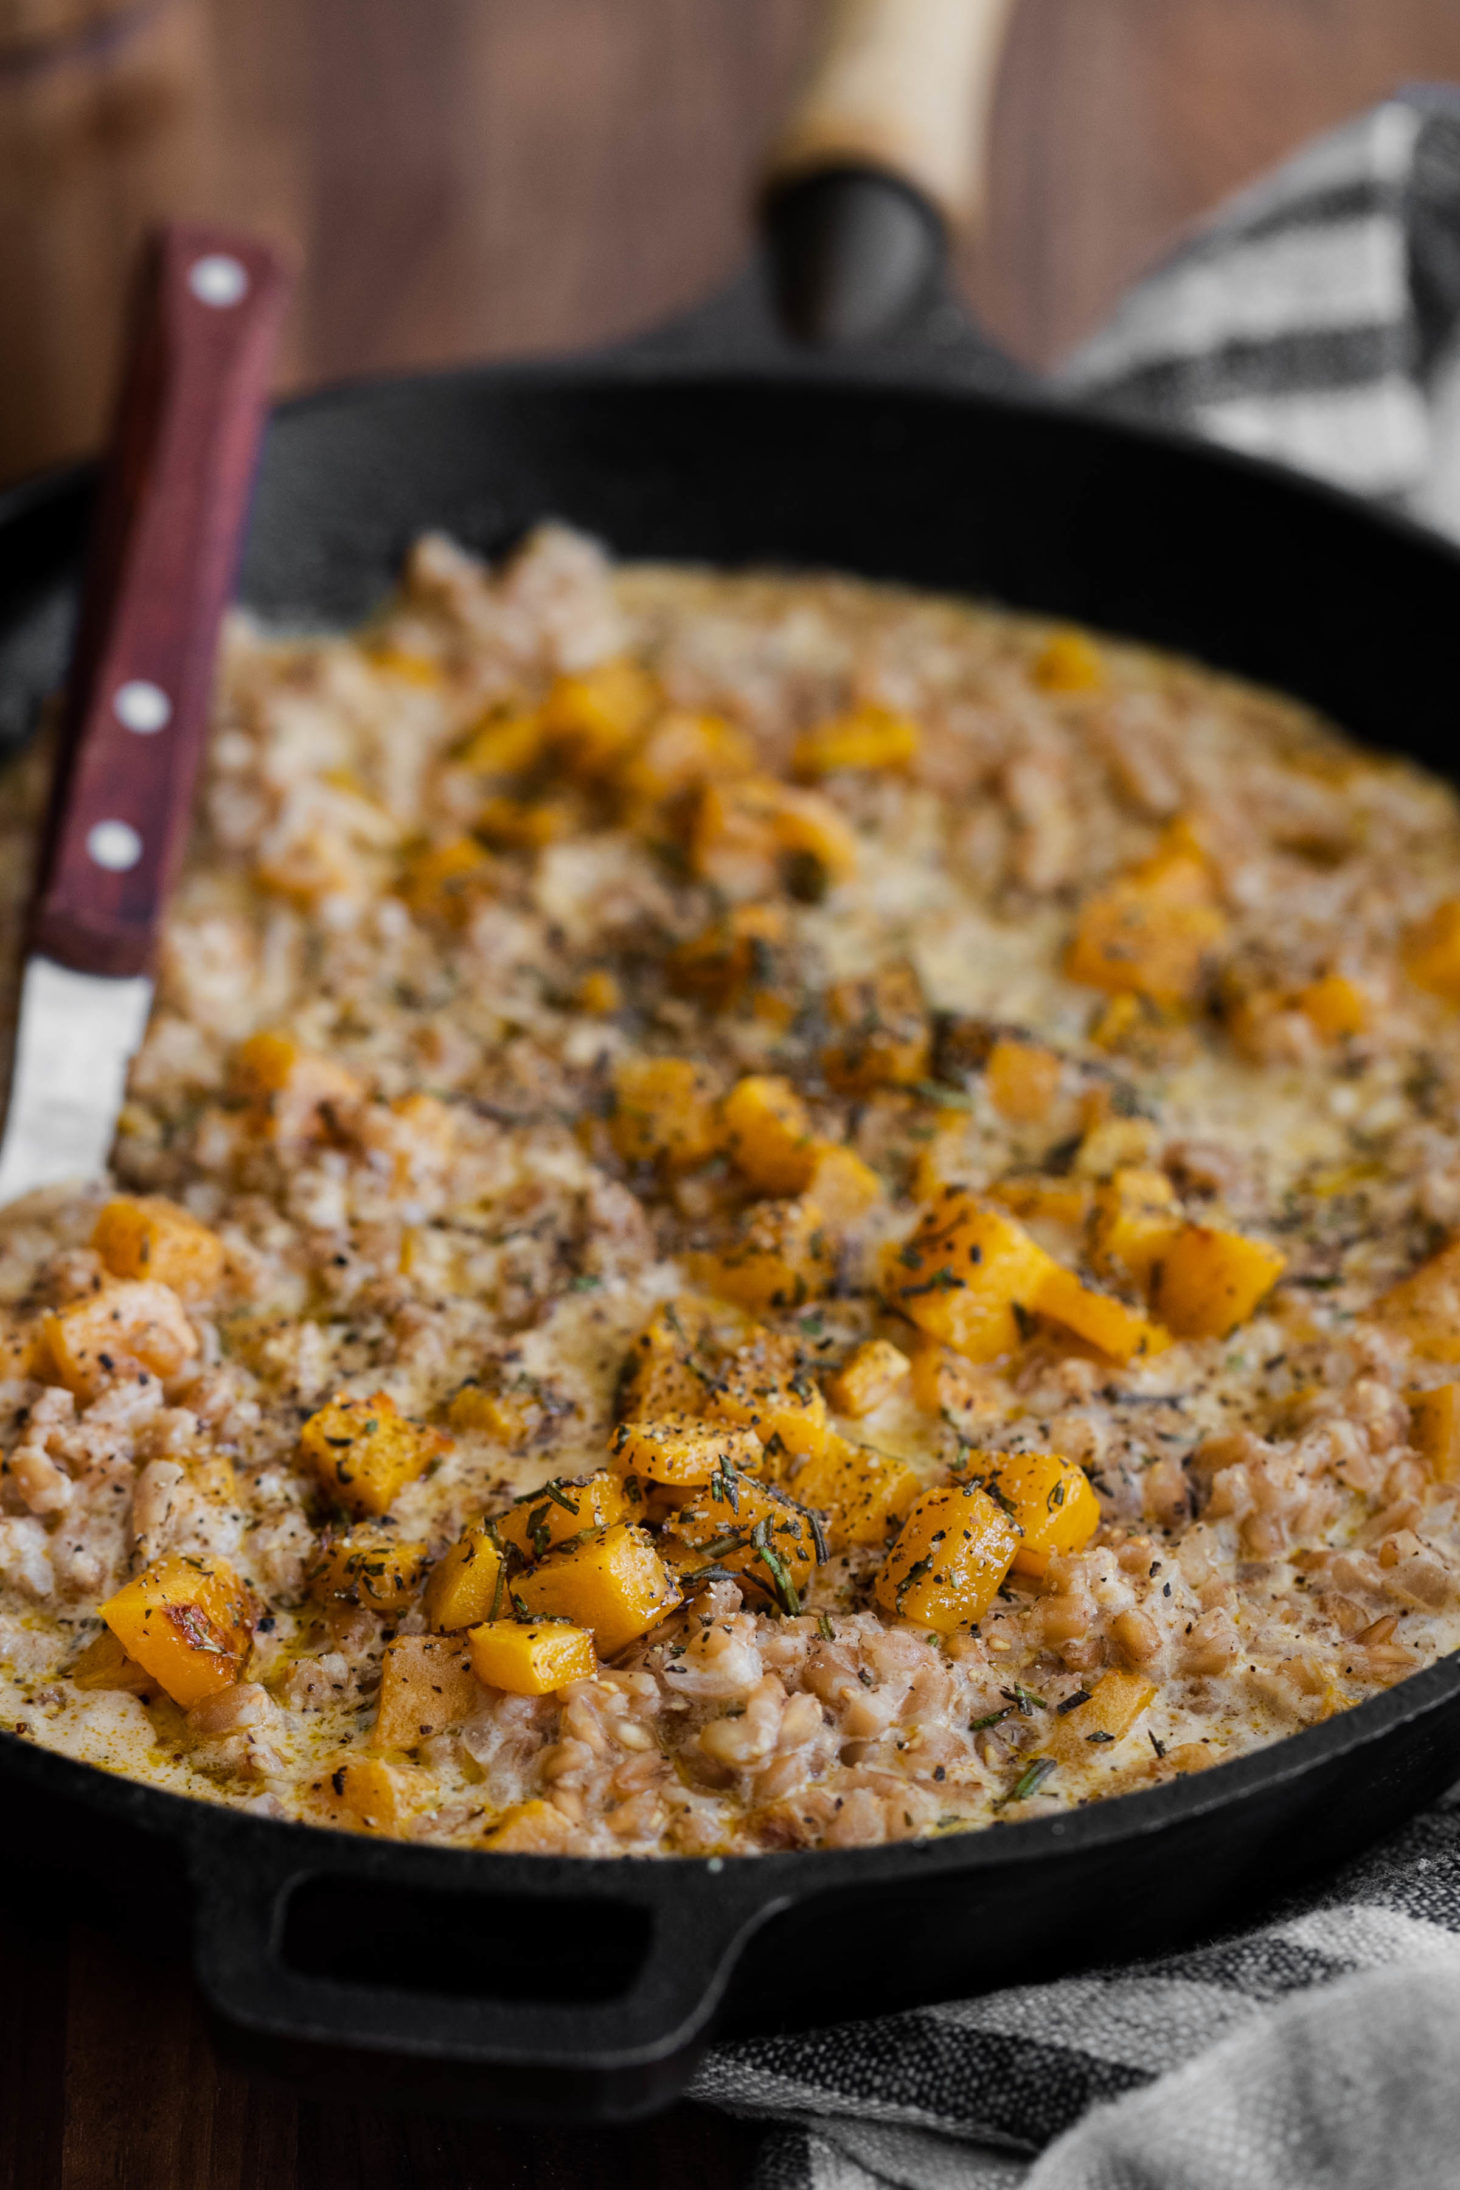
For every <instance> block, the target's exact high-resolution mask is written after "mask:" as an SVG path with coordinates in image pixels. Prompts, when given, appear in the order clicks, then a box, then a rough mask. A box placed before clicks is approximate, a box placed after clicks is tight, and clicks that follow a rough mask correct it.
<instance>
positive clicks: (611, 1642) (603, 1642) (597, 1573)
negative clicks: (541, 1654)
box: [512, 1521, 681, 1658]
mask: <svg viewBox="0 0 1460 2190" xmlns="http://www.w3.org/2000/svg"><path fill="white" fill-rule="evenodd" d="M680 1602H681V1597H680V1591H679V1587H678V1584H677V1583H676V1582H675V1581H674V1579H673V1577H672V1575H671V1574H670V1573H669V1571H668V1569H667V1568H666V1566H665V1564H664V1561H663V1560H662V1559H661V1558H660V1556H659V1554H658V1552H657V1551H656V1550H655V1548H654V1544H653V1540H652V1538H650V1537H649V1536H647V1535H646V1534H645V1532H644V1530H643V1529H641V1528H636V1527H634V1526H632V1525H631V1524H630V1523H628V1522H624V1521H619V1522H616V1523H615V1524H614V1525H613V1527H612V1528H606V1529H596V1530H595V1531H594V1532H593V1534H592V1535H591V1536H588V1537H585V1538H583V1539H582V1540H581V1541H580V1542H577V1543H574V1544H571V1545H568V1546H567V1547H565V1548H564V1549H563V1550H561V1551H553V1552H549V1554H548V1556H547V1557H546V1558H545V1559H543V1560H542V1561H540V1563H539V1564H538V1565H537V1566H535V1567H530V1568H529V1569H528V1571H527V1573H525V1574H522V1575H519V1576H517V1577H516V1578H515V1579H514V1581H513V1583H512V1604H513V1608H514V1610H515V1611H516V1612H517V1613H518V1614H519V1615H520V1616H521V1617H522V1618H524V1619H529V1620H530V1619H534V1618H536V1619H550V1620H571V1621H573V1622H574V1623H575V1624H576V1625H577V1626H579V1627H586V1628H588V1629H589V1630H590V1632H591V1633H592V1635H593V1638H594V1641H595V1642H596V1644H597V1646H598V1649H599V1651H600V1653H601V1654H602V1655H603V1656H604V1657H605V1658H611V1657H613V1656H614V1654H615V1653H616V1652H617V1651H620V1650H622V1649H624V1647H625V1646H626V1645H627V1644H629V1643H631V1642H633V1641H635V1640H636V1638H637V1637H638V1636H640V1635H646V1634H647V1633H648V1631H649V1629H650V1628H651V1627H657V1626H658V1625H659V1622H660V1621H661V1620H662V1619H664V1618H666V1617H667V1615H668V1614H669V1613H671V1612H672V1611H673V1610H674V1608H675V1606H676V1605H677V1604H679V1603H680Z"/></svg>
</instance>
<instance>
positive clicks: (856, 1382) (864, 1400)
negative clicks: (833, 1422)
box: [825, 1338, 912, 1420]
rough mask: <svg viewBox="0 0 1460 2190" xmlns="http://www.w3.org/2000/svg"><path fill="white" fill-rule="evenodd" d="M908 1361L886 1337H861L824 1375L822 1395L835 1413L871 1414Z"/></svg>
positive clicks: (899, 1378)
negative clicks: (830, 1372) (835, 1367)
mask: <svg viewBox="0 0 1460 2190" xmlns="http://www.w3.org/2000/svg"><path fill="white" fill-rule="evenodd" d="M911 1367H912V1363H911V1362H910V1361H909V1360H908V1357H907V1355H906V1354H905V1353H904V1352H903V1350H902V1348H901V1347H900V1346H894V1345H893V1343H892V1341H891V1339H889V1338H864V1339H863V1341H862V1343H861V1345H860V1346H854V1347H853V1349H852V1351H851V1352H850V1353H849V1354H848V1355H847V1358H846V1360H845V1361H844V1362H843V1363H842V1365H841V1367H840V1368H839V1369H836V1370H833V1372H832V1374H831V1375H830V1376H829V1377H828V1378H827V1380H826V1385H825V1391H826V1396H827V1398H828V1399H829V1400H830V1402H831V1404H832V1406H833V1407H835V1409H836V1411H837V1413H838V1414H849V1415H851V1416H852V1417H853V1418H854V1420H860V1419H861V1417H862V1416H863V1415H864V1414H871V1413H872V1412H873V1411H874V1410H875V1409H876V1408H878V1407H880V1406H881V1405H882V1403H883V1401H884V1400H886V1399H890V1398H891V1397H892V1395H893V1393H894V1392H895V1391H896V1390H897V1389H898V1387H899V1385H900V1384H901V1383H902V1382H903V1380H904V1379H905V1377H906V1376H907V1374H908V1372H909V1370H910V1369H911Z"/></svg>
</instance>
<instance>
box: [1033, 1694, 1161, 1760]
mask: <svg viewBox="0 0 1460 2190" xmlns="http://www.w3.org/2000/svg"><path fill="white" fill-rule="evenodd" d="M1155 1696H1156V1684H1155V1682H1154V1681H1148V1680H1146V1679H1144V1678H1143V1677H1142V1675H1141V1674H1139V1673H1123V1672H1114V1673H1102V1674H1101V1676H1100V1678H1099V1680H1098V1681H1097V1682H1096V1683H1095V1686H1094V1687H1093V1688H1092V1689H1091V1691H1090V1694H1089V1696H1088V1697H1087V1699H1086V1701H1085V1702H1084V1703H1077V1704H1076V1705H1075V1707H1074V1709H1073V1710H1072V1711H1066V1712H1064V1713H1063V1714H1062V1715H1061V1716H1060V1717H1058V1718H1057V1719H1056V1721H1055V1724H1054V1727H1053V1730H1052V1732H1051V1734H1050V1737H1049V1739H1048V1741H1046V1743H1045V1744H1044V1751H1043V1753H1044V1755H1045V1756H1049V1757H1057V1758H1058V1759H1059V1761H1060V1763H1061V1764H1088V1763H1089V1761H1090V1759H1091V1757H1092V1756H1095V1755H1097V1754H1098V1753H1099V1751H1100V1750H1101V1749H1103V1748H1108V1747H1109V1746H1110V1744H1111V1743H1112V1742H1117V1741H1123V1740H1124V1739H1125V1736H1126V1735H1127V1734H1128V1733H1130V1731H1131V1730H1132V1728H1133V1727H1134V1725H1135V1723H1136V1720H1137V1719H1138V1718H1139V1717H1140V1715H1141V1713H1142V1712H1143V1711H1145V1710H1147V1709H1148V1708H1149V1706H1150V1705H1151V1704H1152V1703H1153V1702H1154V1701H1155Z"/></svg>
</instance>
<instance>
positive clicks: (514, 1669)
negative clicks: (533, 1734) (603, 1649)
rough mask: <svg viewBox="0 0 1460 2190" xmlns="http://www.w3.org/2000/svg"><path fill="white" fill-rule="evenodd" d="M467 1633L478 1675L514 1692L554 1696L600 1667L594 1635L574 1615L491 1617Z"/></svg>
mask: <svg viewBox="0 0 1460 2190" xmlns="http://www.w3.org/2000/svg"><path fill="white" fill-rule="evenodd" d="M466 1639H467V1642H468V1644H469V1646H470V1648H471V1663H472V1671H473V1672H474V1673H475V1674H476V1677H477V1679H478V1680H479V1681H481V1682H482V1684H483V1686H484V1687H487V1688H504V1689H505V1690H506V1691H507V1693H508V1695H509V1696H550V1695H551V1694H552V1692H553V1690H554V1689H556V1688H566V1687H567V1685H568V1683H569V1681H586V1680H592V1678H593V1676H594V1674H595V1673H596V1672H597V1671H598V1659H597V1657H596V1656H595V1654H594V1649H593V1637H592V1636H591V1635H590V1634H589V1633H588V1631H587V1629H586V1628H582V1627H574V1626H573V1625H572V1623H571V1621H568V1620H539V1621H532V1622H527V1621H522V1620H488V1621H487V1622H486V1624H485V1625H484V1626H482V1627H474V1628H473V1629H472V1630H471V1633H470V1634H469V1635H468V1636H467V1638H466Z"/></svg>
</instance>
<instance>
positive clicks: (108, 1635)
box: [69, 1627, 162, 1697]
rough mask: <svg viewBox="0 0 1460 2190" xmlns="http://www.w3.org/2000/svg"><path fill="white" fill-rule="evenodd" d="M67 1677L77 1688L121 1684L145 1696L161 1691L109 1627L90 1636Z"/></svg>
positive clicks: (113, 1686) (159, 1686)
mask: <svg viewBox="0 0 1460 2190" xmlns="http://www.w3.org/2000/svg"><path fill="white" fill-rule="evenodd" d="M69 1677H70V1679H71V1680H72V1681H74V1682H75V1684H76V1686H77V1687H78V1688H122V1689H126V1690H127V1691H128V1692H129V1693H130V1694H131V1695H134V1696H145V1697H153V1696H160V1695H161V1694H162V1688H161V1685H160V1684H159V1683H158V1682H157V1681H155V1680H154V1679H153V1678H152V1675H151V1674H150V1673H148V1672H146V1671H145V1670H144V1669H143V1668H142V1667H141V1666H140V1665H139V1664H138V1663H137V1661H136V1659H135V1658H129V1657H128V1656H127V1653H126V1651H125V1650H124V1649H123V1648H122V1646H121V1644H120V1643H119V1642H118V1641H117V1638H116V1636H115V1635H114V1634H113V1633H112V1631H111V1629H110V1628H109V1627H104V1628H103V1629H102V1631H101V1633H100V1634H99V1635H94V1636H93V1637H92V1639H91V1641H90V1642H89V1643H88V1644H87V1645H86V1648H85V1649H84V1650H83V1651H82V1652H81V1655H80V1656H79V1657H78V1658H77V1659H76V1661H75V1663H74V1664H73V1665H72V1666H71V1669H70V1675H69Z"/></svg>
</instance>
